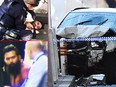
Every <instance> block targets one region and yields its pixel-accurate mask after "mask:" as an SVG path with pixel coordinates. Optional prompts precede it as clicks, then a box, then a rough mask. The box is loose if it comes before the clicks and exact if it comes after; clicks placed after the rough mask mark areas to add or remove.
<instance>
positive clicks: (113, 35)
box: [48, 0, 116, 87]
mask: <svg viewBox="0 0 116 87" xmlns="http://www.w3.org/2000/svg"><path fill="white" fill-rule="evenodd" d="M115 8H116V0H49V5H48V22H49V27H48V38H49V42H48V43H49V45H48V46H49V65H48V68H49V78H48V80H49V82H48V87H105V86H108V87H110V86H111V87H115V86H116V9H115Z"/></svg>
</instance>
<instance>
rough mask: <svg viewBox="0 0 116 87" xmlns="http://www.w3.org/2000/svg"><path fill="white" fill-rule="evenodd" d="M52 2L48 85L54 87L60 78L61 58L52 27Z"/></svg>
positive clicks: (49, 25)
mask: <svg viewBox="0 0 116 87" xmlns="http://www.w3.org/2000/svg"><path fill="white" fill-rule="evenodd" d="M51 3H52V1H51V0H49V1H48V4H49V5H48V49H49V52H48V53H49V55H48V56H49V64H48V70H49V73H48V87H53V86H54V82H55V81H57V80H58V75H59V65H58V64H59V60H58V51H57V50H58V49H57V44H55V43H54V39H56V35H55V32H54V29H53V28H52V20H51Z"/></svg>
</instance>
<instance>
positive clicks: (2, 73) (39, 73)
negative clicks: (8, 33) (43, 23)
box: [0, 40, 48, 87]
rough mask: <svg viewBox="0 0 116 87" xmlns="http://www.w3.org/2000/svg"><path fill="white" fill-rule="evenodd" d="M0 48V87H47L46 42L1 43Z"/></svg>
mask: <svg viewBox="0 0 116 87" xmlns="http://www.w3.org/2000/svg"><path fill="white" fill-rule="evenodd" d="M0 48H1V49H0V87H47V84H48V80H47V77H48V41H44V40H34V41H18V42H17V41H16V42H15V41H7V42H6V41H3V42H0Z"/></svg>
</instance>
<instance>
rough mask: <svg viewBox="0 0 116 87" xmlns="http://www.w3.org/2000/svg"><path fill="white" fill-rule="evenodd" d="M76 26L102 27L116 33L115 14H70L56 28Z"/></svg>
mask: <svg viewBox="0 0 116 87" xmlns="http://www.w3.org/2000/svg"><path fill="white" fill-rule="evenodd" d="M77 25H103V26H106V27H109V28H111V29H112V30H113V31H115V32H116V13H111V12H71V13H69V14H68V15H67V16H66V17H65V19H64V20H63V21H62V22H61V24H60V25H59V27H58V28H65V27H68V26H77Z"/></svg>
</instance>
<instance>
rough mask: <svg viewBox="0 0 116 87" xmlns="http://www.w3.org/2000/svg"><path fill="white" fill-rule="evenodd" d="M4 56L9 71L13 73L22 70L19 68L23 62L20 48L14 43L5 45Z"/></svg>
mask: <svg viewBox="0 0 116 87" xmlns="http://www.w3.org/2000/svg"><path fill="white" fill-rule="evenodd" d="M3 57H4V62H5V65H6V67H7V69H8V71H9V72H11V73H19V72H20V69H19V68H20V63H21V56H20V55H19V52H18V49H17V48H16V47H15V46H14V45H13V44H10V45H7V46H5V47H4V49H3ZM18 69H19V70H18ZM15 70H16V72H15Z"/></svg>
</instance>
